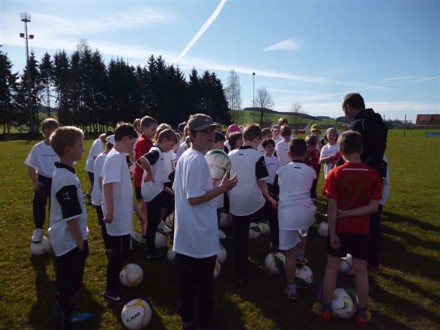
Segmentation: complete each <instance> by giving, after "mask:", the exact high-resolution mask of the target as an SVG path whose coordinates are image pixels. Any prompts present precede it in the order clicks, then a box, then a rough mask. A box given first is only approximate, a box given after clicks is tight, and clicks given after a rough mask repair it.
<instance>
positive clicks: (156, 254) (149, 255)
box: [146, 251, 163, 260]
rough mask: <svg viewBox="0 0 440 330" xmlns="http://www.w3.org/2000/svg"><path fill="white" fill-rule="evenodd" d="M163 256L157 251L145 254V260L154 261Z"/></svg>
mask: <svg viewBox="0 0 440 330" xmlns="http://www.w3.org/2000/svg"><path fill="white" fill-rule="evenodd" d="M162 257H163V255H162V254H161V253H159V252H157V251H153V252H147V255H146V258H147V259H148V260H156V259H160V258H162Z"/></svg>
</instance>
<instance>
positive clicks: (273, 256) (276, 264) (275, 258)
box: [264, 252, 286, 275]
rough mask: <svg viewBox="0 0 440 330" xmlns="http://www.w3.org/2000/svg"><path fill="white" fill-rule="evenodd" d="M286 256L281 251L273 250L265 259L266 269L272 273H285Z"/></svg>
mask: <svg viewBox="0 0 440 330" xmlns="http://www.w3.org/2000/svg"><path fill="white" fill-rule="evenodd" d="M285 262H286V257H285V256H284V254H283V253H281V252H271V253H269V254H268V255H267V256H266V259H265V260H264V269H265V270H266V272H268V273H269V274H271V275H279V274H282V273H284V264H285Z"/></svg>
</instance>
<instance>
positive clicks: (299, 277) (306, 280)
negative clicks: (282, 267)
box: [295, 266, 313, 288]
mask: <svg viewBox="0 0 440 330" xmlns="http://www.w3.org/2000/svg"><path fill="white" fill-rule="evenodd" d="M312 282H313V273H312V270H311V269H310V267H308V266H302V267H301V268H297V269H296V276H295V284H296V286H297V287H298V288H307V287H309V286H310V285H311V284H312Z"/></svg>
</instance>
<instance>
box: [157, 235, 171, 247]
mask: <svg viewBox="0 0 440 330" xmlns="http://www.w3.org/2000/svg"><path fill="white" fill-rule="evenodd" d="M167 246H168V238H167V236H166V235H164V234H162V233H156V237H155V238H154V247H155V248H156V249H163V248H166V247H167Z"/></svg>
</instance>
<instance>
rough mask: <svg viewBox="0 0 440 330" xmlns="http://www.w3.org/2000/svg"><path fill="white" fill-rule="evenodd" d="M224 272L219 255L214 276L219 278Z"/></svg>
mask: <svg viewBox="0 0 440 330" xmlns="http://www.w3.org/2000/svg"><path fill="white" fill-rule="evenodd" d="M221 272H222V266H221V265H220V261H219V260H218V257H217V259H216V261H215V267H214V278H215V279H217V278H218V277H219V276H220V273H221Z"/></svg>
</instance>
